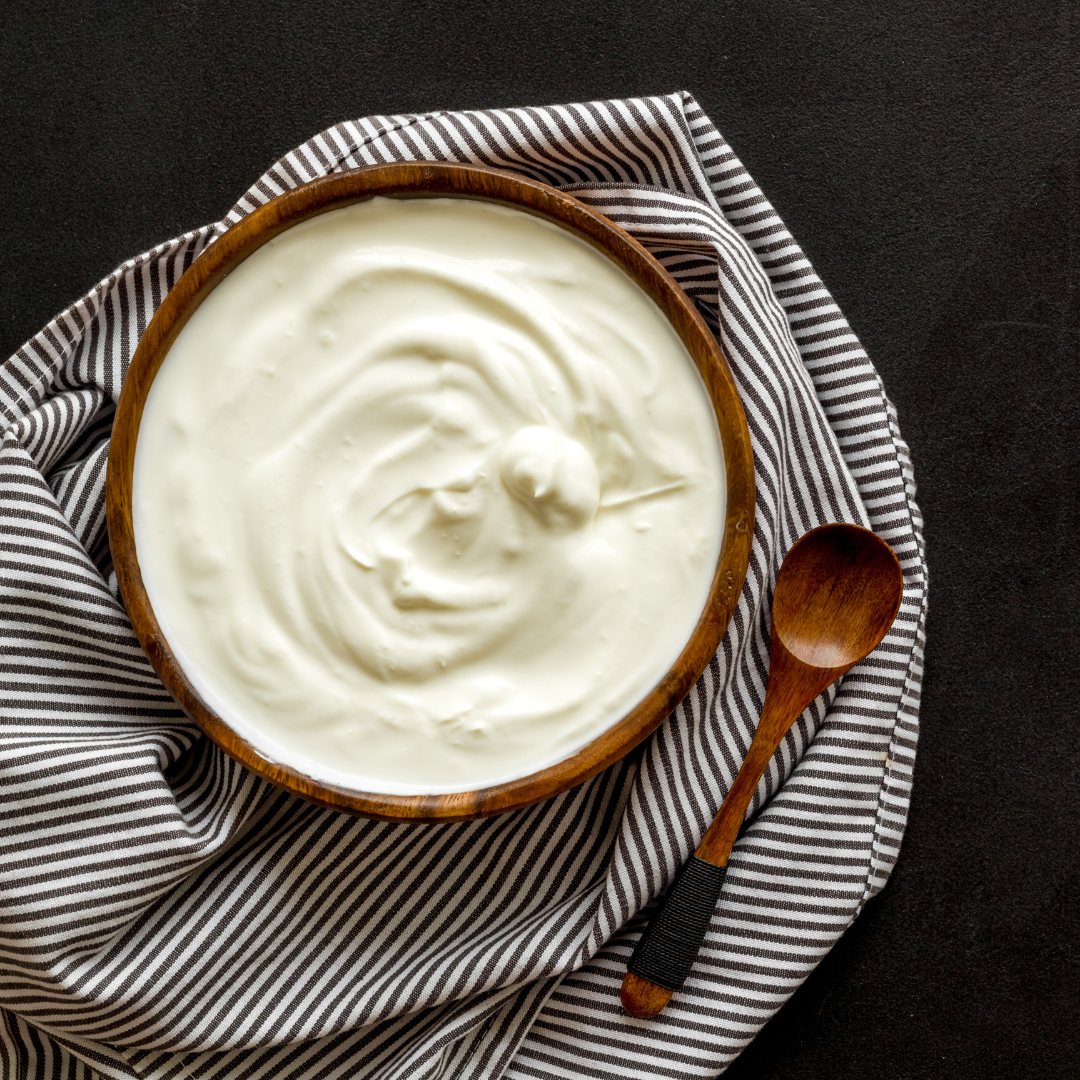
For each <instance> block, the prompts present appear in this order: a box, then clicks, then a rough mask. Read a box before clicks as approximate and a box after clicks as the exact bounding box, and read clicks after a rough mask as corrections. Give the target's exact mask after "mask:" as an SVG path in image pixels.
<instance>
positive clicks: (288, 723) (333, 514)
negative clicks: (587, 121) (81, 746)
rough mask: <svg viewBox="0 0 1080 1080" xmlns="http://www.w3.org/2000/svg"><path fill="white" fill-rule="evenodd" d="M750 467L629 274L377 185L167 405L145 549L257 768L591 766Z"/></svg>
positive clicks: (238, 313) (405, 784)
mask: <svg viewBox="0 0 1080 1080" xmlns="http://www.w3.org/2000/svg"><path fill="white" fill-rule="evenodd" d="M723 500H724V486H723V468H722V461H721V454H720V448H719V438H718V432H717V429H716V422H715V418H714V416H713V413H712V410H711V406H710V404H709V401H708V398H707V396H706V394H705V390H704V387H703V385H702V384H701V381H700V377H699V376H698V375H697V372H696V370H695V368H694V366H693V363H692V361H691V360H690V358H689V356H688V355H687V353H686V350H685V348H684V346H683V345H682V343H681V342H680V341H679V339H678V337H677V336H676V335H675V333H674V332H673V330H672V329H671V327H670V325H669V324H668V323H667V322H666V320H665V319H664V318H663V316H662V315H661V313H660V312H659V310H658V309H657V308H656V306H655V305H654V304H653V303H652V301H650V300H649V299H648V298H647V297H646V296H645V295H644V294H643V293H642V292H641V291H640V289H638V287H637V286H636V285H635V284H634V283H633V282H631V281H630V280H629V279H628V278H627V277H626V276H625V274H624V273H623V272H622V271H621V270H619V269H618V268H617V267H615V266H614V264H612V263H611V262H609V261H608V260H607V259H606V258H605V257H604V256H603V255H601V254H599V253H598V252H596V251H594V250H593V249H592V248H590V247H589V246H588V245H587V244H585V243H584V242H583V241H580V240H578V239H577V238H576V237H574V236H571V235H570V234H568V233H566V232H565V231H564V230H562V229H560V228H558V227H556V226H554V225H552V224H550V223H548V222H546V221H543V220H540V219H537V218H535V217H533V216H530V215H527V214H524V213H522V212H519V211H514V210H510V209H507V208H504V207H498V206H494V205H490V204H486V203H480V202H473V201H467V200H450V199H416V200H400V201H399V200H386V199H375V200H372V201H369V202H366V203H361V204H357V205H354V206H351V207H348V208H346V209H342V210H336V211H333V212H331V213H328V214H325V215H322V216H321V217H318V218H315V219H313V220H311V221H308V222H306V223H304V224H302V225H299V226H296V227H294V228H291V229H289V230H287V231H286V232H285V233H283V234H281V235H280V236H279V237H277V238H276V239H275V240H273V241H271V242H270V243H269V244H267V245H266V246H264V247H263V248H261V249H260V250H259V251H257V252H256V253H255V254H253V255H252V256H251V257H249V258H248V259H247V260H246V261H245V262H244V263H242V264H241V265H240V266H239V267H238V268H237V269H236V270H234V271H233V273H232V274H231V275H230V276H229V277H228V278H227V279H225V281H224V282H222V283H221V284H220V285H219V286H218V287H217V288H216V289H215V290H214V292H213V293H211V294H210V296H209V297H208V298H207V300H206V301H205V302H204V303H203V305H202V306H201V307H200V308H199V309H198V311H196V313H195V314H194V315H193V316H192V318H191V319H190V320H189V322H188V324H187V325H186V326H185V328H184V330H183V331H182V332H181V334H180V335H179V337H178V338H177V340H176V342H175V344H174V345H173V347H172V349H171V351H170V353H169V355H168V357H167V358H166V361H165V363H164V364H163V366H162V368H161V370H160V372H159V373H158V375H157V377H156V379H155V382H154V385H153V387H152V389H151V392H150V395H149V398H148V400H147V404H146V409H145V411H144V414H143V419H142V423H141V428H140V434H139V440H138V447H137V453H136V463H135V488H134V510H135V530H136V542H137V545H138V549H139V558H140V564H141V567H142V572H143V576H144V580H145V582H146V586H147V590H148V592H149V594H150V598H151V602H152V603H153V605H154V609H155V612H156V613H157V614H158V617H159V620H160V621H161V622H162V625H163V628H164V630H165V632H166V636H167V637H168V639H169V641H170V643H171V644H172V645H173V647H174V649H175V650H176V651H177V654H178V656H179V658H180V660H181V663H182V665H183V666H184V667H185V670H186V671H187V672H188V674H189V676H190V677H191V678H192V681H193V682H195V684H196V686H198V687H199V689H200V691H201V692H202V693H203V694H204V696H205V697H206V698H207V700H208V702H209V703H210V704H211V705H212V706H213V707H215V708H216V709H217V710H218V711H219V712H221V714H222V715H223V716H225V718H226V719H228V720H229V722H230V723H232V724H233V725H234V726H235V727H237V728H238V730H240V731H241V733H242V734H244V735H245V736H246V737H247V738H249V739H250V740H251V741H252V742H253V743H255V744H256V745H257V746H258V747H259V748H260V750H261V751H262V752H263V753H264V754H267V755H268V756H271V757H273V758H276V759H277V760H287V761H289V762H290V763H291V764H293V765H295V766H296V767H299V768H301V769H302V770H304V771H306V772H308V773H310V774H312V775H315V776H317V777H319V778H321V779H325V780H329V781H331V782H337V783H343V784H345V785H346V786H350V787H354V788H358V789H362V790H381V791H402V792H406V791H412V792H418V791H430V792H437V791H445V790H462V789H467V788H471V787H480V786H486V785H488V784H491V783H495V782H498V781H501V780H506V779H509V778H512V777H514V776H520V775H525V774H527V773H529V772H532V771H534V770H535V769H537V768H540V767H543V766H545V765H548V764H552V763H554V762H555V761H557V760H560V759H561V758H564V757H566V756H567V755H568V754H570V753H572V752H573V751H574V750H576V749H578V748H579V747H580V746H582V745H584V743H585V742H587V741H589V739H591V738H593V737H595V735H597V734H598V733H599V732H600V731H601V730H603V728H605V727H607V726H609V725H610V724H611V723H613V722H614V721H615V720H617V719H618V718H619V717H620V716H621V715H623V714H624V713H625V712H626V711H628V710H629V709H630V708H632V707H633V706H634V705H635V704H636V703H637V702H638V701H639V700H641V699H642V698H643V697H644V696H645V694H647V693H648V691H649V690H650V689H651V687H652V686H653V685H655V683H656V682H657V681H658V679H659V678H660V677H661V676H662V675H663V674H664V672H665V671H666V670H667V668H668V667H669V666H670V664H671V663H672V661H673V660H674V658H675V657H676V656H677V655H678V653H679V651H680V650H681V648H682V646H683V645H684V644H685V642H686V640H687V638H688V637H689V635H690V633H691V631H692V629H693V627H694V624H695V623H696V621H697V618H698V616H699V615H700V613H701V610H702V607H703V605H704V603H705V599H706V596H707V592H708V588H709V584H710V582H711V578H712V573H713V570H714V568H715V564H716V558H717V554H718V551H719V543H720V531H721V523H722V520H723Z"/></svg>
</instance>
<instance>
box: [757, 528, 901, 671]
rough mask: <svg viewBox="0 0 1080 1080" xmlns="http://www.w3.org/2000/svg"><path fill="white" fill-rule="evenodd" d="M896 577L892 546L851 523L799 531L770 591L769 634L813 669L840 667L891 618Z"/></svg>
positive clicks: (863, 651) (865, 649) (876, 638)
mask: <svg viewBox="0 0 1080 1080" xmlns="http://www.w3.org/2000/svg"><path fill="white" fill-rule="evenodd" d="M903 591H904V577H903V574H902V573H901V572H900V566H899V564H898V563H897V561H896V556H895V555H894V554H893V553H892V549H891V548H890V547H889V546H888V544H886V543H885V542H884V541H882V540H881V539H880V538H879V537H878V536H876V535H875V534H874V533H872V532H869V531H867V530H866V529H860V528H857V527H855V526H852V525H822V526H821V527H820V528H817V529H813V530H812V531H810V532H808V533H806V534H805V535H804V536H802V537H800V538H799V539H798V540H797V541H796V542H795V544H794V545H793V546H792V548H791V550H790V551H789V552H788V554H787V558H786V559H785V560H784V565H783V566H782V567H781V568H780V574H779V576H778V577H777V579H776V589H775V590H774V592H773V606H772V614H773V633H774V634H776V635H777V636H778V637H779V638H780V641H781V643H782V644H783V645H784V647H785V648H786V649H787V651H788V652H789V653H791V655H792V656H794V657H796V658H797V659H799V660H801V661H802V662H803V663H804V664H809V665H810V666H811V667H816V668H838V667H842V668H848V667H851V665H852V664H855V663H857V662H858V661H859V660H861V659H862V658H863V657H864V656H866V655H867V653H870V652H873V650H874V649H876V648H877V646H878V645H879V644H880V643H881V639H882V638H883V637H884V636H885V634H886V633H887V632H888V629H889V627H890V626H891V625H892V621H893V619H894V618H895V617H896V612H897V609H898V608H899V606H900V596H901V594H902V593H903Z"/></svg>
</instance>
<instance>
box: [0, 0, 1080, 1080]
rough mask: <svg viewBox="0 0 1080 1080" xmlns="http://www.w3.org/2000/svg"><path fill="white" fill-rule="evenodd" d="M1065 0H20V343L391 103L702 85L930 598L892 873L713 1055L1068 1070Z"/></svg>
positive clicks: (851, 1064) (1074, 867) (0, 242)
mask: <svg viewBox="0 0 1080 1080" xmlns="http://www.w3.org/2000/svg"><path fill="white" fill-rule="evenodd" d="M1078 61H1080V3H1077V2H1076V0H1072V2H1070V0H1062V2H1056V3H1051V2H1044V0H1023V2H1019V3H1018V2H1016V0H972V2H963V3H962V2H958V0H939V2H936V3H935V2H919V3H904V2H890V3H884V4H876V3H867V2H866V0H834V2H824V0H789V2H783V0H773V2H771V3H767V4H766V3H754V2H750V3H747V2H746V0H710V2H707V3H705V2H693V3H691V2H681V3H680V2H678V0H666V2H663V3H660V2H657V0H650V2H639V0H621V2H616V3H610V2H602V0H589V2H582V3H565V2H548V3H544V4H538V3H530V2H528V0H503V2H502V3H500V4H495V3H477V2H473V0H468V2H463V0H456V2H454V3H449V2H448V3H437V2H430V0H428V2H415V3H393V2H390V3H387V2H385V0H383V2H381V3H374V2H371V0H368V2H367V3H347V2H340V0H320V2H319V3H307V4H305V3H303V2H297V0H293V2H291V3H285V2H281V0H259V2H257V3H256V2H238V3H233V4H229V5H216V4H210V3H206V2H196V0H190V2H187V3H179V2H178V3H163V2H158V0H147V2H146V3H142V4H127V5H118V4H116V5H112V4H102V3H100V2H99V3H95V4H91V5H87V4H83V3H81V2H80V3H73V2H71V0H67V2H64V3H55V2H50V3H42V2H40V0H38V2H35V3H26V2H23V0H3V3H2V5H0V80H2V83H0V89H2V93H0V136H2V143H0V145H2V147H3V156H2V159H0V338H2V340H0V355H4V356H7V355H9V354H10V353H11V352H12V351H14V349H16V348H17V347H18V346H19V345H20V344H21V343H22V341H23V340H25V339H26V338H27V337H29V336H30V335H31V334H33V333H34V332H36V331H37V330H38V329H39V328H40V327H41V326H42V325H44V323H45V322H47V321H48V320H49V319H50V318H51V317H52V316H53V315H54V314H55V313H56V312H57V311H59V310H60V309H61V308H63V307H65V306H66V305H67V304H68V303H70V302H71V301H72V300H73V299H75V298H76V297H77V296H79V295H81V294H82V293H83V292H85V291H86V290H87V288H89V287H90V286H91V285H93V284H94V283H95V282H96V281H97V280H98V279H99V278H101V277H102V276H103V275H105V274H106V273H108V272H109V271H110V270H111V269H112V268H113V267H114V266H115V265H116V264H118V263H119V262H121V261H122V260H123V259H125V258H127V257H128V256H131V255H134V254H136V253H138V252H141V251H143V250H145V249H146V248H148V247H150V246H152V245H153V244H155V243H157V242H159V241H161V240H164V239H167V238H168V237H171V236H173V235H176V234H177V233H179V232H182V231H184V230H187V229H190V228H193V227H195V226H198V225H202V224H204V223H206V222H208V221H212V220H216V219H217V218H219V217H220V216H221V215H222V214H223V213H224V212H225V211H226V210H227V209H228V208H229V206H230V205H231V204H232V203H233V201H234V199H235V198H236V197H237V196H238V195H239V194H240V193H241V192H242V191H244V189H245V188H247V187H248V185H249V184H250V183H251V182H252V181H253V180H254V179H255V178H256V177H257V176H258V175H259V174H260V173H261V172H262V171H263V169H264V168H265V167H266V166H267V165H269V164H270V163H271V162H272V161H273V160H275V159H276V158H277V157H278V156H279V155H280V154H282V153H284V152H285V151H287V150H289V149H291V148H292V147H293V146H294V145H295V144H297V143H300V142H302V141H303V140H304V139H306V138H307V137H308V136H309V135H311V134H313V133H314V132H316V131H318V130H320V129H321V128H323V127H325V126H327V125H328V124H330V123H333V122H334V121H337V120H341V119H347V118H352V117H357V116H362V115H365V114H368V113H375V112H411V111H421V110H427V109H433V108H467V107H485V106H511V105H523V104H548V103H554V102H562V101H578V100H582V99H589V98H600V97H622V96H627V95H634V94H653V93H663V92H667V91H671V90H676V89H686V90H689V91H691V92H692V93H693V94H694V95H695V96H696V97H697V98H698V100H699V101H700V102H701V104H702V105H703V106H704V108H705V110H706V111H707V112H708V114H709V115H710V116H711V117H712V119H713V120H714V121H715V122H716V124H717V125H718V126H719V127H720V129H721V131H722V132H723V133H724V135H725V136H726V137H727V139H728V140H729V141H730V143H731V144H732V146H733V147H734V149H735V151H736V152H737V153H738V154H739V156H740V157H741V158H742V160H743V161H744V163H745V164H746V165H747V167H748V168H749V169H750V171H751V173H752V174H753V175H754V177H755V178H756V179H757V181H758V183H759V184H760V185H761V186H762V188H763V189H764V191H765V193H766V195H767V196H768V197H769V198H770V199H771V200H772V202H773V203H774V205H775V206H776V207H777V208H778V210H779V211H780V213H781V215H782V216H783V217H784V220H785V221H786V222H787V224H788V226H789V227H790V229H791V230H792V232H793V233H794V234H795V236H796V238H797V239H798V240H799V242H800V243H801V244H802V245H803V247H804V248H805V249H806V251H807V252H808V254H809V255H810V258H811V259H812V261H813V262H814V264H815V266H816V267H817V269H818V272H819V273H820V274H821V276H822V277H823V278H824V280H825V283H826V284H827V285H828V286H829V288H830V289H831V290H832V292H833V293H834V295H835V296H836V298H837V299H838V301H839V303H840V305H841V307H842V308H843V310H844V311H845V313H846V314H847V317H848V319H849V320H850V322H851V324H852V326H853V327H854V329H855V331H856V333H857V334H858V335H859V336H860V338H861V340H862V341H863V343H864V344H865V346H866V347H867V349H868V351H869V353H870V356H871V358H872V359H873V360H874V362H875V363H876V364H877V366H878V369H879V370H880V371H881V373H882V376H883V377H884V380H885V384H886V387H887V389H888V391H889V394H890V396H891V397H892V399H893V401H895V402H896V404H897V406H898V408H899V411H900V422H901V425H902V429H903V433H904V435H905V436H906V437H907V439H908V441H909V443H910V445H911V449H912V454H913V457H914V461H915V470H916V478H917V480H918V483H919V501H920V503H921V505H922V508H923V511H924V513H925V516H926V536H927V543H928V549H929V562H930V621H929V649H928V657H927V668H926V681H925V687H924V696H923V702H922V734H921V736H920V742H919V751H918V760H917V765H916V775H915V790H914V796H913V801H912V805H911V817H910V824H909V827H908V832H907V836H906V838H905V840H904V846H903V851H902V853H901V855H900V859H899V862H898V864H897V866H896V869H895V871H894V873H893V876H892V880H891V881H890V883H889V885H888V886H887V887H886V889H885V890H884V892H883V893H882V894H881V896H879V897H878V898H877V899H875V900H873V901H871V902H870V904H869V905H868V906H867V908H866V910H865V912H864V913H863V914H862V916H861V917H860V918H859V919H858V920H857V922H856V923H855V924H854V926H852V928H851V929H850V930H849V931H848V932H847V934H846V935H845V936H844V938H843V939H842V940H841V941H840V943H839V944H838V945H837V947H836V948H835V949H834V950H833V951H832V953H831V954H830V955H829V956H828V957H827V958H826V959H825V960H824V961H823V962H822V964H821V966H820V967H819V968H818V969H817V971H816V972H815V973H814V974H813V975H812V976H811V978H810V979H809V980H808V981H807V982H806V983H805V985H804V986H803V987H802V988H801V989H800V990H799V991H798V992H797V993H796V994H795V996H794V997H793V999H792V1000H791V1001H790V1002H789V1003H788V1004H787V1005H786V1006H785V1007H784V1008H783V1009H782V1010H781V1012H780V1013H779V1014H778V1015H777V1016H776V1017H775V1018H774V1019H773V1020H772V1021H771V1022H770V1023H769V1025H768V1026H767V1027H766V1028H765V1029H764V1031H763V1032H762V1033H761V1034H760V1035H759V1036H758V1038H757V1039H756V1040H755V1042H754V1043H753V1044H752V1045H751V1046H750V1047H749V1048H748V1049H747V1051H746V1052H745V1053H744V1054H743V1056H742V1057H741V1058H740V1059H739V1060H738V1061H737V1062H736V1063H735V1064H734V1065H733V1066H732V1068H731V1069H730V1070H729V1072H728V1075H729V1076H731V1077H738V1078H739V1080H749V1078H765V1077H770V1078H771V1077H776V1078H780V1077H784V1078H787V1077H800V1078H809V1077H821V1078H828V1080H846V1078H849V1077H850V1078H852V1080H855V1078H858V1080H867V1078H876V1077H888V1078H896V1080H902V1078H915V1077H946V1076H948V1077H957V1076H964V1077H967V1076H971V1077H976V1076H977V1077H980V1078H985V1077H996V1076H1009V1077H1018V1078H1019V1077H1038V1078H1040V1080H1042V1078H1053V1077H1067V1076H1080V1019H1078V1011H1077V1010H1078V1006H1080V972H1078V964H1080V907H1078V904H1077V895H1078V893H1080V805H1078V804H1080V768H1078V766H1080V745H1078V744H1080V722H1078V721H1080V717H1078V708H1077V701H1078V699H1080V677H1078V674H1077V664H1076V661H1077V657H1078V645H1080V560H1078V554H1077V553H1078V545H1077V537H1078V535H1080V495H1078V490H1080V295H1078V285H1080V212H1078V207H1080V203H1078V199H1080V178H1078V164H1080V161H1078V138H1080V126H1078V121H1080V109H1078V105H1080V99H1078V95H1077V66H1078Z"/></svg>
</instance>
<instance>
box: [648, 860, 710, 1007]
mask: <svg viewBox="0 0 1080 1080" xmlns="http://www.w3.org/2000/svg"><path fill="white" fill-rule="evenodd" d="M726 873H727V867H726V866H713V864H712V863H708V862H705V861H704V859H699V858H698V857H697V856H696V855H694V856H693V857H691V859H690V861H689V862H687V863H685V864H684V865H683V867H682V869H680V870H679V873H678V874H677V875H676V877H675V880H674V881H673V882H672V883H671V887H670V888H669V889H668V891H667V893H666V894H665V895H664V899H663V900H662V901H661V904H660V908H659V909H658V910H657V911H656V912H655V914H654V915H653V917H652V918H651V919H650V920H649V925H648V926H646V927H645V933H643V934H642V935H641V938H640V939H639V941H638V943H637V945H636V946H635V947H634V952H633V955H632V956H631V957H630V963H629V964H627V965H626V967H627V970H629V971H631V972H632V973H633V974H634V975H637V976H638V977H639V978H642V979H648V980H649V982H651V983H655V984H656V985H657V986H663V987H664V988H665V989H667V990H679V989H681V988H682V984H683V983H684V982H686V976H687V975H689V974H690V969H691V968H692V967H693V966H694V961H695V960H696V959H697V954H698V950H699V949H700V948H701V943H702V941H704V940H705V931H706V930H708V929H709V921H710V920H711V919H712V916H713V912H714V911H715V910H716V903H717V901H718V900H719V899H720V890H721V888H722V887H723V884H724V875H725V874H726Z"/></svg>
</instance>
